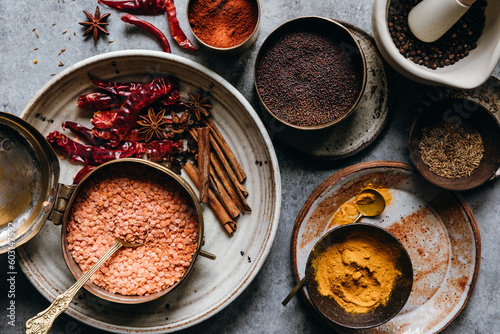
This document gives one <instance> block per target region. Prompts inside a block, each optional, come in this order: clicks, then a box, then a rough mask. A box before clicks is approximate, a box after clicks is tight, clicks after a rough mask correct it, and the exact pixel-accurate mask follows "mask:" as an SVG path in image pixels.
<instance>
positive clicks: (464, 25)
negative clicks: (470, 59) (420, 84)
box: [388, 0, 487, 69]
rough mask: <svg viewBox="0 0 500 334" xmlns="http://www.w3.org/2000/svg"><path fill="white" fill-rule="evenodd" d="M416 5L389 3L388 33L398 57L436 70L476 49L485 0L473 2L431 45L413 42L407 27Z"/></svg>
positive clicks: (412, 0)
mask: <svg viewBox="0 0 500 334" xmlns="http://www.w3.org/2000/svg"><path fill="white" fill-rule="evenodd" d="M420 1H422V0H392V1H391V3H390V6H389V15H388V25H389V27H390V28H389V32H390V35H391V37H392V40H393V41H394V44H395V45H396V47H397V48H398V50H399V53H401V54H402V55H403V56H404V57H406V58H408V59H409V60H411V61H413V62H415V63H417V64H419V65H423V66H426V67H428V68H431V69H437V68H438V67H444V66H448V65H453V64H454V63H455V62H457V61H459V60H460V59H462V58H464V57H466V56H467V55H468V54H469V52H470V51H471V50H473V49H475V48H476V47H477V40H478V39H479V37H480V36H481V33H482V30H483V28H484V22H485V13H484V10H485V8H486V5H487V0H477V1H476V2H475V3H474V4H473V5H472V6H471V8H470V9H469V10H468V11H467V12H466V13H465V15H464V16H462V18H461V19H460V20H459V21H458V22H457V23H456V24H455V25H454V26H453V27H452V28H451V29H450V30H449V31H448V32H447V33H446V34H444V35H443V36H442V37H441V38H440V39H438V40H437V41H435V42H432V43H425V42H422V41H421V40H419V39H417V38H416V37H415V36H414V35H413V34H412V33H411V31H410V29H409V27H408V13H409V12H410V10H411V9H412V8H413V7H414V6H415V5H417V4H418V3H419V2H420ZM422 60H423V61H422Z"/></svg>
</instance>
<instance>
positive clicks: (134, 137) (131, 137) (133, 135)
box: [92, 128, 146, 142]
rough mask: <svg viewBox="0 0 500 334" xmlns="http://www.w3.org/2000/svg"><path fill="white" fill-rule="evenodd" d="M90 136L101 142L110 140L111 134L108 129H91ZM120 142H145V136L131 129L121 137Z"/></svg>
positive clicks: (137, 130)
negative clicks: (101, 140)
mask: <svg viewBox="0 0 500 334" xmlns="http://www.w3.org/2000/svg"><path fill="white" fill-rule="evenodd" d="M92 134H93V135H94V136H96V137H99V138H101V139H103V140H108V141H109V140H110V139H111V132H110V130H109V129H97V128H94V129H92ZM122 140H125V141H132V142H133V141H145V140H146V136H145V135H144V134H143V133H139V129H132V130H130V131H129V132H127V134H125V136H123V138H122Z"/></svg>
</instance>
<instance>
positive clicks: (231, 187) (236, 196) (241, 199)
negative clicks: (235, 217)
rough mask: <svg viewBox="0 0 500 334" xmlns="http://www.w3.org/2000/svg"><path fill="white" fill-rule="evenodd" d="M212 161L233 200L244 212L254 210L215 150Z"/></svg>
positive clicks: (211, 155)
mask: <svg viewBox="0 0 500 334" xmlns="http://www.w3.org/2000/svg"><path fill="white" fill-rule="evenodd" d="M210 162H211V163H212V166H213V167H214V171H215V173H216V174H217V175H218V176H219V178H220V180H221V181H222V183H223V184H224V187H225V188H226V190H227V192H228V194H229V195H230V196H231V198H232V199H233V201H235V202H236V204H237V205H238V206H239V208H240V210H241V211H243V212H252V209H251V208H250V205H248V203H247V201H246V200H245V196H243V193H242V192H241V191H240V190H239V189H238V188H237V187H235V184H234V183H233V182H232V181H233V180H231V178H230V177H229V176H228V175H227V171H226V170H225V169H224V166H223V165H222V163H221V162H220V160H219V158H218V157H217V155H216V154H215V153H214V152H210Z"/></svg>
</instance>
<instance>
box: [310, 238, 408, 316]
mask: <svg viewBox="0 0 500 334" xmlns="http://www.w3.org/2000/svg"><path fill="white" fill-rule="evenodd" d="M312 266H313V268H315V277H314V278H315V280H316V281H317V282H318V292H319V293H320V294H321V295H323V296H329V297H332V298H333V299H335V301H336V302H337V303H338V304H339V305H340V306H341V307H342V308H343V309H345V311H346V312H349V313H353V314H362V313H367V312H369V311H371V310H373V309H374V308H376V307H377V306H379V305H385V304H386V303H387V301H388V300H389V297H390V295H391V292H392V289H393V287H394V283H395V281H396V279H397V278H398V277H399V276H400V275H401V272H400V271H399V270H398V269H397V268H396V265H395V259H394V251H393V250H392V249H391V248H390V247H389V246H387V245H385V244H383V243H382V242H381V241H380V240H378V239H376V238H374V237H373V236H371V235H369V234H367V233H366V232H360V231H356V232H353V233H351V234H349V235H348V236H347V237H346V238H345V240H344V241H343V242H342V243H340V244H335V245H333V246H330V247H329V248H327V249H326V250H325V251H324V252H323V253H322V254H321V255H319V256H318V257H317V258H316V259H315V260H314V261H313V263H312Z"/></svg>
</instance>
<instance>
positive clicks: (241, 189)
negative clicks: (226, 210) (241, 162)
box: [210, 136, 248, 197]
mask: <svg viewBox="0 0 500 334" xmlns="http://www.w3.org/2000/svg"><path fill="white" fill-rule="evenodd" d="M210 143H211V144H212V147H213V149H214V152H215V153H216V154H217V156H218V157H219V160H220V162H221V163H222V166H223V167H224V170H225V171H226V173H227V175H228V176H229V179H230V180H231V182H232V183H233V185H234V186H235V187H236V188H237V189H238V191H239V192H241V193H242V194H243V196H245V197H246V196H248V191H247V190H246V189H245V187H244V186H243V185H242V184H241V183H240V181H238V178H237V177H236V174H234V171H233V169H232V168H231V166H230V164H229V162H228V160H227V159H226V156H225V155H224V152H222V149H221V148H220V146H219V144H217V142H216V141H215V138H214V137H213V136H210Z"/></svg>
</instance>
